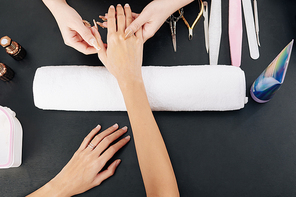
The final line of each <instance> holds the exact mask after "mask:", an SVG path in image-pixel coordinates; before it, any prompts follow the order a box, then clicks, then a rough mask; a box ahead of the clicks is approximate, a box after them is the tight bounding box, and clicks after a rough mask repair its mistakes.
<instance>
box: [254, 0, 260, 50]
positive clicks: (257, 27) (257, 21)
mask: <svg viewBox="0 0 296 197" xmlns="http://www.w3.org/2000/svg"><path fill="white" fill-rule="evenodd" d="M254 17H255V29H256V36H257V43H258V46H259V47H260V41H259V19H258V6H257V0H254Z"/></svg>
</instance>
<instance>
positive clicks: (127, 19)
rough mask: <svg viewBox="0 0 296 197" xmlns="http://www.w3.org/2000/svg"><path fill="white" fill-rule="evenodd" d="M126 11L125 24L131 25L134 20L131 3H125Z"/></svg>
mask: <svg viewBox="0 0 296 197" xmlns="http://www.w3.org/2000/svg"><path fill="white" fill-rule="evenodd" d="M124 13H125V25H126V27H127V26H129V25H130V24H131V23H132V21H133V16H132V10H131V7H130V6H129V4H125V5H124Z"/></svg>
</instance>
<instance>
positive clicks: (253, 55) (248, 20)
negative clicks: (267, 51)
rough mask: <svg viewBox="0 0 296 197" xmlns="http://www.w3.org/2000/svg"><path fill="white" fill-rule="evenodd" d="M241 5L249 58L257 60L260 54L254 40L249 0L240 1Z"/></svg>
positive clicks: (253, 26)
mask: <svg viewBox="0 0 296 197" xmlns="http://www.w3.org/2000/svg"><path fill="white" fill-rule="evenodd" d="M242 4H243V10H244V16H245V24H246V29H247V37H248V43H249V50H250V56H251V58H252V59H258V58H259V56H260V54H259V48H258V44H257V38H256V31H255V24H254V16H253V9H252V3H251V0H242Z"/></svg>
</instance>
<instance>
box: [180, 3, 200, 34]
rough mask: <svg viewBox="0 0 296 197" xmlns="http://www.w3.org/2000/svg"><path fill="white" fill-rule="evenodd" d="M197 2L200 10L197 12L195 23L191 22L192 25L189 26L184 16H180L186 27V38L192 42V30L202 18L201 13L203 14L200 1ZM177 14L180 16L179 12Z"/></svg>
mask: <svg viewBox="0 0 296 197" xmlns="http://www.w3.org/2000/svg"><path fill="white" fill-rule="evenodd" d="M199 2H200V5H199V7H200V10H199V13H198V15H197V17H196V19H195V21H194V22H193V24H192V25H191V26H190V25H189V23H188V22H187V20H186V19H185V17H184V14H183V15H182V19H183V21H184V23H185V25H186V26H187V27H188V31H189V36H188V37H189V40H192V38H193V28H194V27H195V25H196V23H197V22H198V21H199V19H200V18H201V16H202V13H203V7H204V6H203V3H202V0H199ZM179 13H180V14H181V11H180V10H179Z"/></svg>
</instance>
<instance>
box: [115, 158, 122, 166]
mask: <svg viewBox="0 0 296 197" xmlns="http://www.w3.org/2000/svg"><path fill="white" fill-rule="evenodd" d="M120 162H121V160H120V159H118V160H117V161H116V163H115V165H116V167H117V166H118V165H119V164H120Z"/></svg>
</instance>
